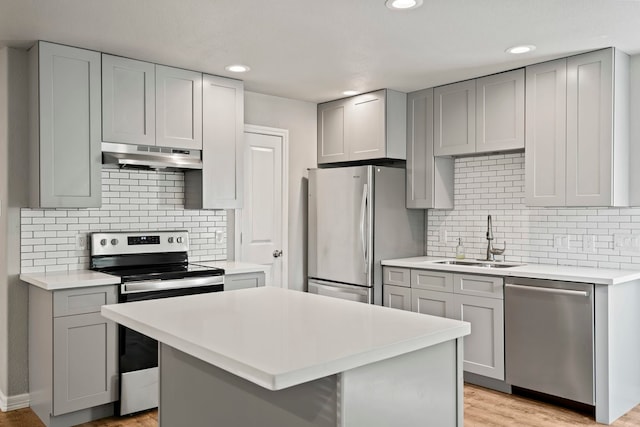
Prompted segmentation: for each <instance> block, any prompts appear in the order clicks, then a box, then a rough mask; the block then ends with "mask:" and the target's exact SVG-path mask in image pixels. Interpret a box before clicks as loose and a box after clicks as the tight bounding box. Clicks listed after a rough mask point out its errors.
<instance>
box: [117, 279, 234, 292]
mask: <svg viewBox="0 0 640 427" xmlns="http://www.w3.org/2000/svg"><path fill="white" fill-rule="evenodd" d="M222 284H224V276H206V277H189V278H185V279H173V280H140V281H137V282H126V283H123V284H122V285H120V286H121V293H122V294H132V293H137V292H153V291H164V290H168V289H182V288H195V287H199V286H209V285H222Z"/></svg>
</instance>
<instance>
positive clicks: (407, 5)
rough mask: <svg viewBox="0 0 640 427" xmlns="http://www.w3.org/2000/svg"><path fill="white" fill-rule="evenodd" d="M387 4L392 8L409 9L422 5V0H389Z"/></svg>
mask: <svg viewBox="0 0 640 427" xmlns="http://www.w3.org/2000/svg"><path fill="white" fill-rule="evenodd" d="M385 4H386V5H387V7H388V8H389V9H391V10H409V9H415V8H418V7H420V6H422V0H387V1H386V2H385Z"/></svg>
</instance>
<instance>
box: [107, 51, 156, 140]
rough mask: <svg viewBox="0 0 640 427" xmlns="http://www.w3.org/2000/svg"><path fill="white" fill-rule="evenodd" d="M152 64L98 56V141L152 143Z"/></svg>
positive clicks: (153, 104)
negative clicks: (100, 115) (99, 139)
mask: <svg viewBox="0 0 640 427" xmlns="http://www.w3.org/2000/svg"><path fill="white" fill-rule="evenodd" d="M155 67H156V66H155V64H152V63H149V62H143V61H136V60H134V59H129V58H122V57H119V56H112V55H106V54H103V55H102V140H103V141H106V142H121V143H127V144H144V145H155V143H156V68H155Z"/></svg>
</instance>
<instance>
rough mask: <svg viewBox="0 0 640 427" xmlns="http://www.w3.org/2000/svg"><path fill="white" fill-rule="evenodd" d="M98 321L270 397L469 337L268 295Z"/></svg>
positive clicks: (425, 319) (169, 302)
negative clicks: (142, 337) (159, 344)
mask: <svg viewBox="0 0 640 427" xmlns="http://www.w3.org/2000/svg"><path fill="white" fill-rule="evenodd" d="M102 315H103V316H104V317H106V318H108V319H111V320H113V321H115V322H117V323H120V324H122V325H124V326H126V327H129V328H131V329H134V330H136V331H138V332H141V333H143V334H145V335H148V336H150V337H152V338H154V339H156V340H158V341H160V342H162V343H164V344H166V345H169V346H171V347H174V348H176V349H178V350H180V351H182V352H185V353H187V354H190V355H192V356H194V357H196V358H198V359H201V360H203V361H205V362H207V363H210V364H212V365H214V366H217V367H219V368H221V369H224V370H226V371H228V372H231V373H233V374H235V375H237V376H239V377H241V378H244V379H246V380H248V381H251V382H253V383H255V384H257V385H260V386H262V387H264V388H266V389H269V390H281V389H284V388H287V387H290V386H294V385H298V384H302V383H305V382H307V381H311V380H315V379H318V378H322V377H326V376H329V375H333V374H337V373H340V372H344V371H347V370H349V369H353V368H356V367H360V366H364V365H367V364H370V363H374V362H378V361H381V360H385V359H388V358H391V357H395V356H398V355H401V354H404V353H409V352H412V351H414V350H418V349H422V348H426V347H430V346H433V345H436V344H439V343H442V342H445V341H449V340H452V339H456V338H460V337H462V336H465V335H468V334H469V333H470V325H469V323H467V322H461V321H457V320H451V319H445V318H440V317H434V316H427V315H423V314H419V313H413V312H408V311H402V310H395V309H391V308H387V307H380V306H375V305H369V304H362V303H355V302H352V301H345V300H341V299H336V298H329V297H324V296H319V295H314V294H309V293H304V292H299V291H293V290H287V289H281V288H274V287H264V288H252V289H242V290H237V291H231V292H216V293H209V294H201V295H190V296H183V297H177V298H166V299H156V300H149V301H140V302H132V303H126V304H114V305H106V306H103V307H102Z"/></svg>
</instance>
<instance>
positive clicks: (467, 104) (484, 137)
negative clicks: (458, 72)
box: [434, 69, 525, 156]
mask: <svg viewBox="0 0 640 427" xmlns="http://www.w3.org/2000/svg"><path fill="white" fill-rule="evenodd" d="M524 80H525V79H524V69H517V70H512V71H508V72H504V73H499V74H493V75H490V76H486V77H482V78H479V79H475V80H467V81H463V82H458V83H453V84H449V85H445V86H439V87H436V88H435V89H434V96H435V101H434V102H435V112H434V122H435V123H434V127H435V138H434V154H435V155H436V156H456V155H459V156H461V155H470V154H477V153H491V152H498V151H510V150H521V149H523V148H524V116H525V113H524V104H525V97H524V95H525V87H524Z"/></svg>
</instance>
